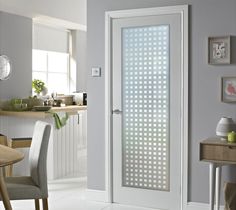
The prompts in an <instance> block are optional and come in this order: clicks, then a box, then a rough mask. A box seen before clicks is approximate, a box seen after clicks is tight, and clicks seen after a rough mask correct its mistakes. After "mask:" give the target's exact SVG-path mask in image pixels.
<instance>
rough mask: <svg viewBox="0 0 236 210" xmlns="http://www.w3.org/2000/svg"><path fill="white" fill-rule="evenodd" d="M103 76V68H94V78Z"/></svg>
mask: <svg viewBox="0 0 236 210" xmlns="http://www.w3.org/2000/svg"><path fill="white" fill-rule="evenodd" d="M100 76H101V68H100V67H93V68H92V77H100Z"/></svg>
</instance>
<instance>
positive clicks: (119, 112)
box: [112, 109, 122, 114]
mask: <svg viewBox="0 0 236 210" xmlns="http://www.w3.org/2000/svg"><path fill="white" fill-rule="evenodd" d="M112 114H122V111H121V110H119V109H115V110H112Z"/></svg>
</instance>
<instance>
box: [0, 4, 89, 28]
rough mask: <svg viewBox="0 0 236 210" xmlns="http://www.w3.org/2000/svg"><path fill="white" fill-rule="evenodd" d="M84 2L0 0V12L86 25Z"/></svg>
mask: <svg viewBox="0 0 236 210" xmlns="http://www.w3.org/2000/svg"><path fill="white" fill-rule="evenodd" d="M86 6H87V1H86V0H66V1H65V0H39V1H32V0H20V1H19V0H0V10H1V11H5V12H9V13H13V14H18V15H22V16H27V17H31V18H33V17H37V16H41V15H43V16H49V17H54V18H58V19H62V20H67V21H71V22H74V23H78V24H81V25H86V24H87V23H86Z"/></svg>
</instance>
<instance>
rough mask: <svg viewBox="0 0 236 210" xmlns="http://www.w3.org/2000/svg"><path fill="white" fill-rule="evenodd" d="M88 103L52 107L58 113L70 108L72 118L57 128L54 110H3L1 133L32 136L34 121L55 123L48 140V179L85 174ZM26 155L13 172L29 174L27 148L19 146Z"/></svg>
mask: <svg viewBox="0 0 236 210" xmlns="http://www.w3.org/2000/svg"><path fill="white" fill-rule="evenodd" d="M86 109H87V107H86V106H66V107H53V108H52V109H51V110H50V111H53V112H57V113H58V114H59V115H60V114H63V113H65V112H67V113H68V114H69V119H68V121H67V123H66V125H65V126H64V127H62V128H61V129H59V130H58V129H56V127H55V122H54V118H53V116H52V114H49V113H46V112H34V111H25V112H14V111H1V110H0V133H2V134H4V135H6V136H7V137H8V138H21V137H32V134H33V128H34V124H35V122H36V121H37V120H42V121H46V122H48V123H50V124H51V125H52V128H53V129H52V133H51V138H50V141H49V148H48V158H47V166H48V167H47V168H48V179H49V180H54V179H59V178H63V177H75V176H81V175H82V176H83V174H84V173H85V170H86V160H84V158H83V157H85V156H86V148H87V111H86ZM19 150H21V151H23V152H24V153H25V159H24V160H23V161H22V162H20V163H18V164H15V165H14V168H13V175H28V174H29V167H28V152H29V149H28V148H24V149H23V148H22V149H19Z"/></svg>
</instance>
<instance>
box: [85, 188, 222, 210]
mask: <svg viewBox="0 0 236 210" xmlns="http://www.w3.org/2000/svg"><path fill="white" fill-rule="evenodd" d="M86 198H87V199H88V200H91V201H98V202H105V203H107V202H108V197H107V192H106V191H102V190H92V189H87V190H86ZM184 209H185V210H209V204H207V203H197V202H188V204H187V205H186V206H185V208H184ZM220 210H224V206H220Z"/></svg>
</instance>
